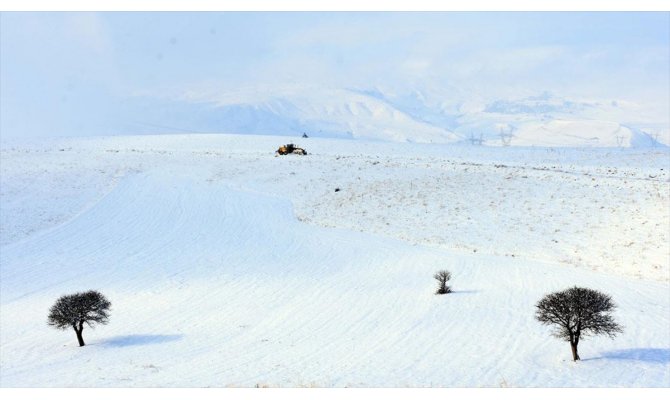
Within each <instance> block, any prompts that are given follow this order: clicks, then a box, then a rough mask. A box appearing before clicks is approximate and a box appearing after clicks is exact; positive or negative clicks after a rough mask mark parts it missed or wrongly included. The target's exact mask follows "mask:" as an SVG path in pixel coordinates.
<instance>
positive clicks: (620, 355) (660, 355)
mask: <svg viewBox="0 0 670 400" xmlns="http://www.w3.org/2000/svg"><path fill="white" fill-rule="evenodd" d="M589 360H637V361H643V362H648V363H654V364H670V349H659V348H642V349H623V350H615V351H608V352H605V353H601V354H600V357H593V358H589V359H587V360H584V361H589Z"/></svg>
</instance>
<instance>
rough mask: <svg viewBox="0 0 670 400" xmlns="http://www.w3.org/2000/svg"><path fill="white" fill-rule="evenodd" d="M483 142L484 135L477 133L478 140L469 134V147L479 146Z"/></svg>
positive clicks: (472, 134)
mask: <svg viewBox="0 0 670 400" xmlns="http://www.w3.org/2000/svg"><path fill="white" fill-rule="evenodd" d="M483 142H484V135H483V134H482V133H481V132H479V138H476V137H475V135H474V133H472V132H470V144H471V145H473V146H474V145H477V146H481V145H482V143H483Z"/></svg>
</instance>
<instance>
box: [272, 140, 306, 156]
mask: <svg viewBox="0 0 670 400" xmlns="http://www.w3.org/2000/svg"><path fill="white" fill-rule="evenodd" d="M286 154H299V155H301V156H304V155H307V152H306V151H305V149H303V148H301V147H297V146H296V145H294V144H293V143H289V144H285V145H283V146H281V147H279V149H277V151H275V155H280V156H284V155H286Z"/></svg>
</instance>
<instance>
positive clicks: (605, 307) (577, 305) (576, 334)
mask: <svg viewBox="0 0 670 400" xmlns="http://www.w3.org/2000/svg"><path fill="white" fill-rule="evenodd" d="M615 308H616V305H615V304H614V303H613V302H612V298H611V297H610V296H609V295H606V294H604V293H601V292H598V291H597V290H593V289H587V288H580V287H577V286H575V287H572V288H570V289H567V290H564V291H562V292H556V293H551V294H548V295H546V296H545V297H544V298H542V300H540V301H539V302H538V303H537V311H536V314H535V318H537V320H538V321H540V322H542V323H543V324H545V325H555V329H554V332H553V334H554V336H556V337H557V338H559V339H563V340H565V341H568V342H570V348H571V349H572V359H573V360H574V361H577V360H579V353H578V352H577V346H578V345H579V341H580V339H581V338H582V337H584V336H588V335H607V336H609V337H610V338H614V336H616V334H617V333H621V332H622V327H621V326H620V325H619V324H617V323H616V322H614V319H613V318H612V316H611V315H610V312H612V311H613V310H614V309H615Z"/></svg>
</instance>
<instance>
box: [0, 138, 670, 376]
mask: <svg viewBox="0 0 670 400" xmlns="http://www.w3.org/2000/svg"><path fill="white" fill-rule="evenodd" d="M287 140H289V139H288V138H286V137H276V136H275V137H273V136H253V135H240V136H236V135H173V136H139V137H106V138H87V139H86V138H85V139H61V140H40V141H35V142H32V143H31V142H27V141H23V140H18V141H14V142H11V143H9V142H4V143H3V144H2V148H1V153H0V156H1V157H2V163H0V177H1V178H2V180H1V185H0V189H1V190H0V216H1V217H2V219H1V220H0V226H1V227H2V232H1V236H2V242H1V245H0V276H1V277H2V279H1V280H0V386H2V387H15V386H32V387H36V386H39V387H54V386H66V387H82V386H101V387H117V386H120V387H128V386H131V387H155V386H180V387H183V386H186V387H204V386H215V387H237V386H244V387H255V386H260V387H264V386H284V387H286V386H288V387H300V386H318V387H322V386H325V387H331V386H335V387H344V386H365V387H370V386H375V387H378V386H390V387H405V386H410V387H424V386H433V387H445V386H448V387H464V386H467V387H480V386H484V387H500V386H545V387H546V386H549V387H559V386H588V387H592V386H617V387H618V386H661V387H668V386H670V369H669V368H668V367H669V366H670V331H668V329H667V327H668V324H669V323H670V298H669V297H668V295H667V294H668V290H669V286H668V284H669V281H670V260H668V254H670V240H669V238H668V229H667V228H668V226H670V206H669V204H670V203H669V196H670V190H668V189H669V188H670V186H669V185H670V172H669V171H670V165H669V164H670V162H669V161H668V160H669V158H668V157H669V153H668V151H667V150H666V149H659V148H656V149H640V150H632V149H628V150H621V149H544V148H535V149H528V148H512V147H505V148H500V147H497V148H489V147H484V146H481V147H480V146H454V145H450V146H438V145H420V144H407V143H386V142H377V141H364V140H361V141H351V140H336V139H318V138H310V139H306V140H303V139H299V138H291V139H290V140H294V141H298V143H299V144H300V145H302V146H304V147H306V148H307V150H308V151H309V153H310V155H308V156H304V157H298V156H286V157H274V156H273V151H274V149H275V148H276V147H277V146H278V145H279V144H283V143H284V142H286V141H287ZM336 188H337V189H340V190H339V191H335V189H336ZM439 269H448V270H450V271H451V272H452V274H453V279H452V281H451V282H450V283H451V284H452V286H453V288H454V293H452V294H449V295H446V296H436V295H434V294H433V292H434V290H435V287H434V286H435V285H434V284H435V282H434V281H433V279H432V275H433V274H434V273H435V272H436V271H437V270H439ZM572 285H583V286H587V287H591V288H595V289H598V290H601V291H603V292H606V293H608V294H610V295H612V297H613V299H614V301H615V302H616V304H617V305H618V309H617V311H616V313H615V318H616V320H617V321H618V322H620V323H621V324H622V325H623V326H624V333H623V334H622V335H620V336H619V337H617V338H616V339H615V340H610V339H607V338H602V337H596V338H587V339H585V340H584V341H582V343H581V344H580V353H581V356H582V359H583V360H582V361H581V362H579V363H573V362H572V361H570V359H571V356H570V350H569V346H568V345H567V343H564V342H559V341H558V340H556V339H554V338H552V337H551V336H550V333H549V329H548V328H546V327H543V326H542V325H540V324H539V323H538V322H537V321H535V320H534V318H533V315H534V304H535V303H536V302H537V301H538V300H539V299H540V298H541V297H542V296H543V295H544V294H546V293H548V292H551V291H555V290H561V289H565V288H567V287H569V286H572ZM86 289H97V290H100V291H101V292H103V293H104V294H105V295H106V296H107V297H108V298H109V299H110V300H111V302H112V313H111V318H110V324H109V325H106V326H101V327H98V328H96V329H94V330H92V329H88V328H86V329H85V330H84V338H85V340H86V341H87V346H85V347H83V348H79V347H77V343H76V339H75V336H74V333H73V332H69V331H65V332H59V331H55V330H53V329H52V328H50V327H48V326H47V325H46V314H47V310H48V308H49V306H51V304H52V303H53V302H54V301H55V299H56V298H57V297H58V296H59V295H62V294H66V293H71V292H76V291H81V290H86Z"/></svg>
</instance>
